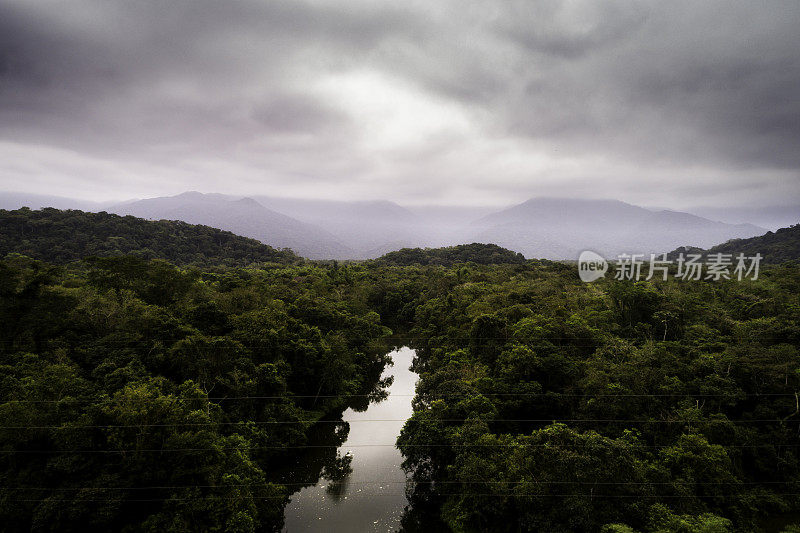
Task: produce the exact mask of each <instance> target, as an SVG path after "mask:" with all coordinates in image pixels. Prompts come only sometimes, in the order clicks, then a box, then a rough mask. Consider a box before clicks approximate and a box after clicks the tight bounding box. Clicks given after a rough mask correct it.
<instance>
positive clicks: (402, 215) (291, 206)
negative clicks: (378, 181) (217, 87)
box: [254, 196, 432, 259]
mask: <svg viewBox="0 0 800 533" xmlns="http://www.w3.org/2000/svg"><path fill="white" fill-rule="evenodd" d="M254 198H255V199H256V200H257V201H258V202H259V203H261V204H263V205H265V206H267V207H268V208H269V209H273V210H275V211H277V212H279V213H283V214H284V215H287V216H290V217H292V218H296V219H298V220H301V221H303V222H306V223H308V224H312V225H316V226H320V227H323V228H325V229H326V230H327V231H329V232H330V233H332V234H333V235H335V236H336V238H337V239H338V240H339V241H341V242H342V243H344V244H346V245H347V246H348V247H349V248H351V249H352V250H353V251H354V253H355V255H354V256H353V258H354V259H370V258H374V257H377V256H379V255H381V253H384V252H386V251H389V250H396V249H398V248H401V247H403V246H423V245H427V244H428V243H429V242H430V241H431V239H430V238H429V233H430V230H431V229H432V228H431V227H430V226H427V225H425V224H424V223H423V222H422V221H421V220H420V219H419V218H418V217H417V216H416V215H415V214H414V213H412V212H411V211H409V210H408V209H406V208H404V207H401V206H399V205H398V204H396V203H394V202H389V201H386V200H375V201H353V202H347V201H330V200H308V199H301V198H275V197H269V196H255V197H254Z"/></svg>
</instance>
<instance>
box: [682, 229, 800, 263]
mask: <svg viewBox="0 0 800 533" xmlns="http://www.w3.org/2000/svg"><path fill="white" fill-rule="evenodd" d="M681 252H683V253H687V252H688V253H701V254H703V255H706V254H716V253H723V254H739V253H743V254H744V255H745V256H747V257H752V256H754V255H755V254H757V253H759V254H761V256H762V257H763V259H762V262H763V263H769V264H779V263H783V262H785V261H800V224H795V225H794V226H790V227H788V228H781V229H779V230H777V231H776V232H774V233H773V232H771V231H770V232H768V233H766V234H764V235H760V236H758V237H751V238H749V239H732V240H730V241H728V242H725V243H722V244H718V245H716V246H714V247H712V248H709V249H708V250H703V249H701V248H678V249H677V250H675V251H674V252H673V253H672V254H671V255H677V254H678V253H681Z"/></svg>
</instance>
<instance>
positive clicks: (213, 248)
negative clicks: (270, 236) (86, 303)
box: [0, 208, 300, 267]
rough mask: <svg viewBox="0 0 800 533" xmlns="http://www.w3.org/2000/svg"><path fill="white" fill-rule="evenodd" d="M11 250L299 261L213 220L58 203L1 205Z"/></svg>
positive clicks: (174, 259)
mask: <svg viewBox="0 0 800 533" xmlns="http://www.w3.org/2000/svg"><path fill="white" fill-rule="evenodd" d="M10 253H16V254H22V255H27V256H29V257H32V258H34V259H39V260H43V261H49V262H51V263H59V264H61V263H69V262H74V261H80V260H82V259H84V258H85V257H87V256H98V257H118V256H122V255H125V254H135V255H136V256H137V257H140V258H142V259H164V260H166V261H170V262H171V263H174V264H177V265H196V266H202V267H219V266H248V265H251V264H254V263H282V264H290V263H297V262H299V261H300V259H299V258H298V257H297V256H296V255H294V254H293V253H292V252H291V251H290V250H276V249H274V248H272V247H270V246H267V245H266V244H262V243H260V242H258V241H256V240H255V239H248V238H246V237H240V236H238V235H234V234H233V233H231V232H229V231H222V230H218V229H215V228H210V227H208V226H198V225H192V224H186V223H185V222H178V221H167V220H160V221H149V220H143V219H140V218H135V217H132V216H125V217H121V216H118V215H112V214H109V213H106V212H102V213H85V212H83V211H77V210H67V211H61V210H58V209H53V208H45V209H42V210H37V211H32V210H30V209H28V208H22V209H18V210H15V211H6V210H3V209H0V258H2V257H4V256H6V255H7V254H10Z"/></svg>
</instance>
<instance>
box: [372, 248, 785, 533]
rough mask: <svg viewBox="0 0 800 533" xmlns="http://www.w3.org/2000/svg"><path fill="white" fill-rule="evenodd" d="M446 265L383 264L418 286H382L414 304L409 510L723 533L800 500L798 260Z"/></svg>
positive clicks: (531, 523)
mask: <svg viewBox="0 0 800 533" xmlns="http://www.w3.org/2000/svg"><path fill="white" fill-rule="evenodd" d="M455 270H456V269H455V268H454V269H450V270H447V271H439V270H437V269H436V268H434V267H429V268H428V269H427V270H423V269H418V270H412V269H407V270H405V271H403V273H402V274H401V273H399V272H398V273H397V274H395V273H394V271H390V272H384V274H383V276H384V277H391V276H397V277H400V276H403V280H404V282H406V283H415V284H416V287H417V288H416V291H415V295H413V296H410V297H411V298H412V299H411V300H410V301H409V300H406V301H403V300H402V298H403V297H404V296H403V295H404V294H406V293H405V292H402V293H395V294H392V293H391V291H388V290H387V292H386V293H385V294H386V296H387V297H388V298H394V299H396V300H393V301H395V302H397V303H395V304H394V305H395V306H397V305H400V306H408V305H409V304H410V303H409V302H413V306H414V309H415V314H414V319H413V320H412V321H411V331H410V337H411V341H410V342H411V345H412V346H413V347H414V348H416V350H417V359H416V361H415V366H414V367H415V369H416V370H417V372H419V374H420V381H419V383H418V385H417V397H416V398H415V401H414V405H415V409H416V410H415V413H414V415H413V416H412V418H411V419H410V420H409V421H408V422H407V423H406V425H405V427H404V429H403V432H402V434H401V436H400V438H399V439H398V446H399V447H400V449H401V450H402V452H403V454H404V456H405V458H406V459H405V463H404V464H405V467H406V468H407V469H408V470H409V472H410V473H411V474H412V477H413V479H414V480H415V481H418V482H419V483H417V484H416V485H415V490H414V493H413V494H412V495H411V502H412V504H413V505H412V507H411V508H410V511H409V513H410V515H411V516H408V517H406V522H407V523H409V524H419V523H425V521H426V520H428V519H430V520H434V521H435V520H443V521H444V522H445V523H446V524H447V526H448V527H449V528H450V529H452V530H453V531H464V532H473V531H475V532H477V531H489V530H491V531H509V532H511V531H599V530H601V529H603V528H605V529H604V530H605V531H620V532H622V531H643V532H647V533H652V532H656V531H657V532H666V531H685V532H701V531H702V532H727V531H756V530H758V528H759V527H760V524H761V523H762V522H764V521H765V520H766V519H768V518H772V517H774V516H776V515H777V516H780V515H783V514H786V513H791V512H797V511H798V510H800V509H799V508H798V500H797V498H796V497H795V496H793V494H794V493H796V492H797V487H798V486H800V451H799V450H798V448H797V433H798V430H800V411H798V410H797V400H796V394H798V393H800V352H799V351H798V348H799V347H800V306H798V304H797V297H796V294H797V293H798V283H800V273H799V272H798V271H797V269H796V268H794V267H792V266H790V265H784V266H780V267H772V268H765V269H764V270H763V271H762V276H761V278H760V279H759V280H757V281H743V282H737V281H720V282H688V281H681V280H675V279H671V280H668V281H661V280H653V281H650V282H640V283H626V282H618V281H614V280H604V281H599V282H596V283H593V284H584V283H581V282H580V281H579V280H578V279H577V276H576V275H575V272H574V270H571V269H569V268H568V267H564V266H562V265H557V264H554V263H546V262H529V263H528V264H526V265H525V266H524V267H523V268H520V267H518V266H507V265H494V266H487V267H477V266H472V267H470V268H468V269H466V270H464V271H462V272H460V273H459V274H457V273H456V271H455ZM425 276H427V278H425ZM420 278H422V279H420ZM382 281H383V280H382ZM390 283H391V282H390V281H388V282H387V284H390ZM423 512H427V513H432V514H434V515H436V516H433V517H430V518H426V517H424V516H419V515H420V513H423ZM415 515H416V516H415Z"/></svg>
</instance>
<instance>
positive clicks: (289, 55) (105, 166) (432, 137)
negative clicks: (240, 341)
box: [0, 0, 800, 208]
mask: <svg viewBox="0 0 800 533" xmlns="http://www.w3.org/2000/svg"><path fill="white" fill-rule="evenodd" d="M0 190H17V191H29V192H37V193H45V194H58V195H65V196H72V197H82V198H87V199H95V200H102V199H123V198H129V197H149V196H158V195H165V194H176V193H179V192H182V191H186V190H199V191H203V192H223V193H231V194H268V195H277V196H299V197H315V198H332V199H351V198H352V199H374V198H386V199H391V200H395V201H398V202H400V203H405V204H414V203H445V204H460V203H464V204H508V203H513V202H518V201H522V200H525V199H527V198H529V197H532V196H572V197H583V198H600V197H602V198H618V199H621V200H625V201H629V202H632V203H637V204H642V205H659V206H665V207H667V206H668V207H673V208H687V207H691V206H698V205H716V206H725V205H743V204H752V205H758V206H761V205H771V204H785V203H791V202H794V203H797V200H798V199H800V2H798V1H797V0H788V1H786V2H781V1H778V0H770V1H763V2H761V1H756V0H743V1H739V2H730V1H728V2H714V1H706V0H703V1H697V0H690V1H685V2H681V1H674V0H670V1H668V2H665V1H663V0H661V1H654V2H639V1H612V2H598V1H595V0H587V1H577V2H573V1H559V2H556V1H534V0H520V1H514V0H510V1H509V0H499V1H490V0H480V1H470V0H453V1H448V0H422V1H410V0H405V1H403V2H380V1H375V0H336V1H335V2H332V1H330V0H319V1H314V0H312V1H298V0H292V1H286V2H283V1H275V0H258V1H256V0H247V1H222V0H168V1H167V0H135V1H134V0H93V1H89V0H69V1H65V0H52V1H47V0H2V1H0Z"/></svg>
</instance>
